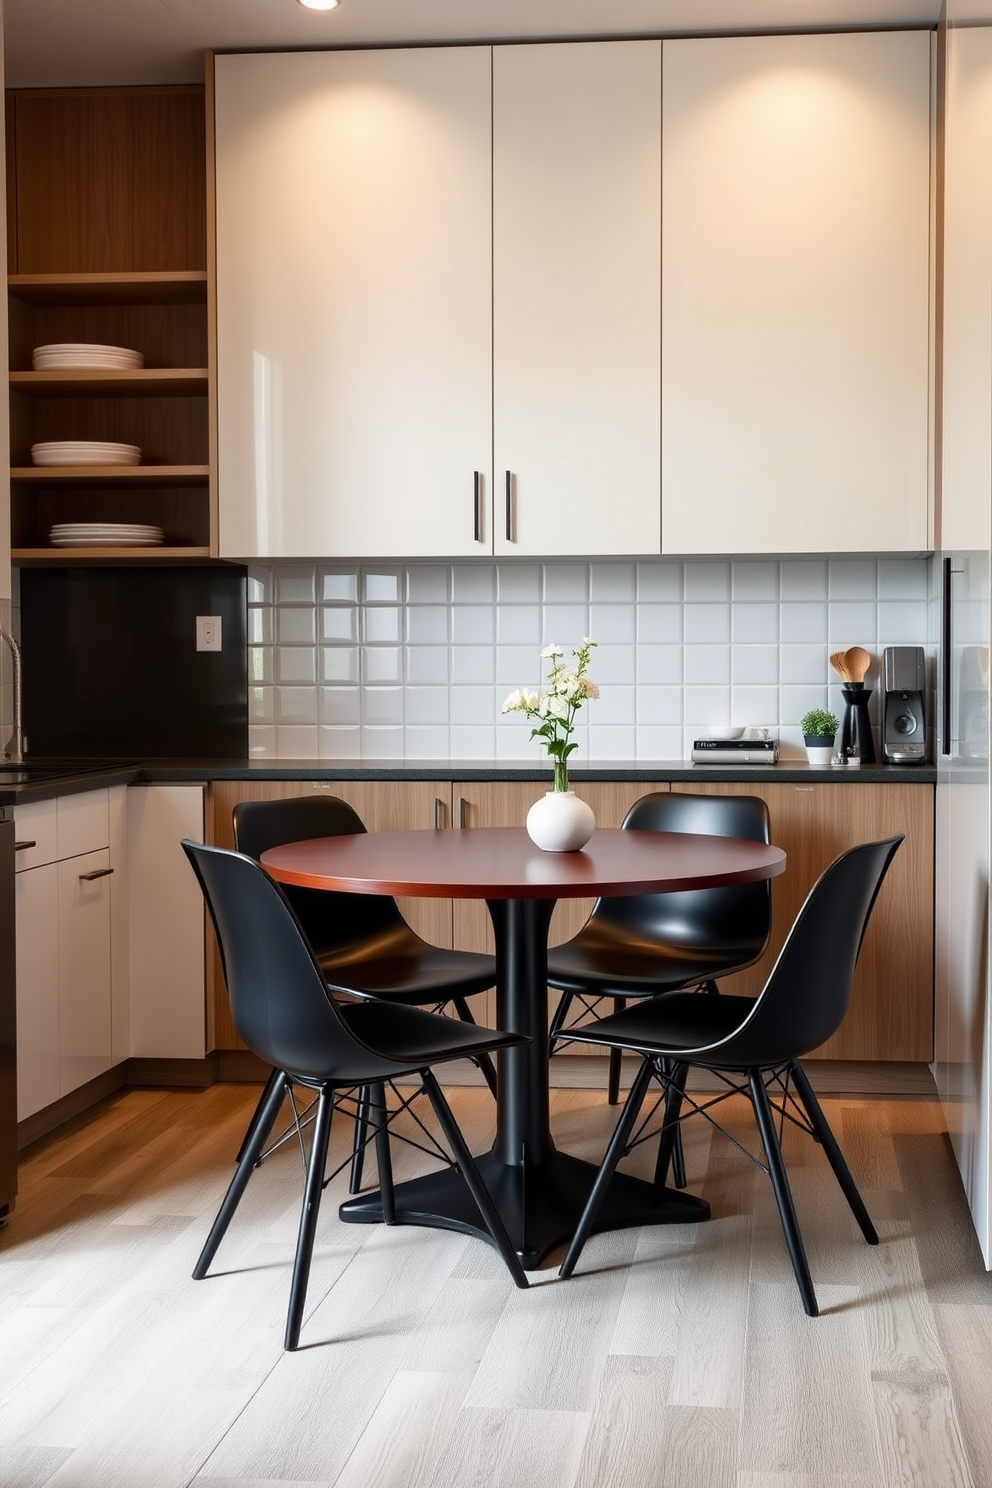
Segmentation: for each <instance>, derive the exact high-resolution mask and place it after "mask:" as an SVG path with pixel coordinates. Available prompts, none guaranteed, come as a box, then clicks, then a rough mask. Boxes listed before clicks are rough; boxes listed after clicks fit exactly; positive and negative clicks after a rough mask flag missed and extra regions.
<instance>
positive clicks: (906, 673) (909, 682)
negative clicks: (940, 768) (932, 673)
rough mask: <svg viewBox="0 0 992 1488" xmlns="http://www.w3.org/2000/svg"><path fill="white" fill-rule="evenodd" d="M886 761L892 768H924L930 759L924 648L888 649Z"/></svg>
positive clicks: (885, 658)
mask: <svg viewBox="0 0 992 1488" xmlns="http://www.w3.org/2000/svg"><path fill="white" fill-rule="evenodd" d="M882 678H883V683H884V686H885V703H884V707H883V710H882V757H883V758H884V760H885V761H886V763H887V764H890V765H922V764H923V763H924V762H925V761H926V757H927V734H926V719H925V716H924V709H923V696H924V687H925V685H926V684H925V678H924V657H923V647H922V646H886V648H885V651H884V654H883V662H882Z"/></svg>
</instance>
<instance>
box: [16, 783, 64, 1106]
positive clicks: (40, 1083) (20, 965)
mask: <svg viewBox="0 0 992 1488" xmlns="http://www.w3.org/2000/svg"><path fill="white" fill-rule="evenodd" d="M43 804H44V805H52V806H54V803H51V802H44V803H43ZM20 816H21V812H20V811H19V812H18V835H20V833H21V830H22V828H21V824H20ZM54 820H55V812H54V809H53V810H52V821H53V823H54ZM58 879H59V875H58V866H57V865H56V864H55V863H49V864H47V865H46V866H44V867H41V868H30V869H27V870H25V871H24V872H20V873H18V874H17V876H16V879H15V883H14V893H15V904H16V916H15V925H16V931H15V933H16V936H17V1119H18V1121H23V1120H24V1119H25V1117H27V1116H33V1115H34V1113H35V1111H40V1110H41V1108H42V1106H48V1105H51V1103H52V1101H56V1100H58V1098H59V1095H60V1094H61V1087H60V1080H59V938H58V918H59V882H58Z"/></svg>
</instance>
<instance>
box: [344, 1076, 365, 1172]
mask: <svg viewBox="0 0 992 1488" xmlns="http://www.w3.org/2000/svg"><path fill="white" fill-rule="evenodd" d="M369 1101H370V1095H369V1087H368V1086H367V1085H363V1086H362V1088H361V1090H359V1092H358V1103H357V1105H356V1107H355V1135H354V1138H353V1142H352V1148H351V1178H350V1180H349V1183H348V1192H349V1193H353V1194H357V1193H359V1192H360V1190H361V1187H362V1175H363V1173H364V1172H365V1145H366V1143H367V1142H368V1139H369Z"/></svg>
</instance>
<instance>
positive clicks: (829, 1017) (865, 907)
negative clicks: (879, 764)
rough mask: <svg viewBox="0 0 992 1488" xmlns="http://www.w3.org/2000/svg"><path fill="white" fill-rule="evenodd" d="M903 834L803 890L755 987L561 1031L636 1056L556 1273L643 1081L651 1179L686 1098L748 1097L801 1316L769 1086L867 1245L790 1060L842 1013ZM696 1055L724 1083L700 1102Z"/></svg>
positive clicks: (860, 1213)
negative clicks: (649, 1116)
mask: <svg viewBox="0 0 992 1488" xmlns="http://www.w3.org/2000/svg"><path fill="white" fill-rule="evenodd" d="M902 840H903V838H902V835H898V836H895V837H889V838H886V839H885V840H883V841H881V842H869V843H864V844H863V845H862V846H860V847H855V848H851V849H850V850H849V851H848V852H846V853H842V854H841V856H840V857H839V858H837V859H836V860H835V861H834V862H833V863H832V864H831V866H830V867H829V868H828V869H827V870H826V872H825V873H823V874H822V875H821V877H820V879H819V880H818V881H817V883H816V884H815V885H814V886H813V888H812V889H811V890H810V892H809V894H808V896H807V898H806V902H805V903H804V905H803V907H802V909H801V910H800V911H799V914H798V916H797V918H796V920H795V923H794V924H793V926H792V929H791V930H790V932H789V935H788V937H787V939H786V942H785V944H784V945H783V947H782V949H781V951H780V952H779V955H778V958H777V960H776V962H775V965H774V966H773V968H772V971H771V974H770V975H769V977H768V980H767V982H766V983H765V986H764V989H763V990H762V992H761V994H760V995H759V996H758V997H754V998H752V997H736V996H727V995H723V996H720V997H699V996H696V995H693V994H692V993H685V992H676V993H670V994H668V995H667V996H665V997H658V998H653V999H650V1000H645V1001H641V1002H638V1003H636V1004H632V1005H631V1006H629V1007H626V1008H623V1009H622V1010H620V1011H618V1012H615V1013H612V1014H611V1015H610V1016H609V1017H606V1018H600V1019H598V1020H597V1021H596V1022H595V1023H592V1024H588V1025H585V1026H583V1027H581V1028H576V1029H574V1030H572V1032H571V1037H572V1038H574V1039H575V1040H577V1041H578V1042H581V1043H588V1044H596V1045H601V1046H603V1047H605V1048H608V1049H611V1050H622V1049H628V1050H630V1051H632V1052H634V1053H639V1054H641V1055H642V1056H643V1057H642V1063H641V1067H640V1069H639V1071H638V1073H637V1075H636V1076H635V1079H634V1082H633V1084H632V1086H631V1090H630V1094H629V1096H628V1097H627V1101H626V1103H625V1105H624V1107H623V1111H622V1113H621V1116H620V1120H619V1121H618V1123H617V1127H616V1130H615V1131H614V1133H613V1137H612V1138H611V1141H610V1145H609V1148H608V1149H607V1153H606V1156H605V1157H604V1159H603V1163H602V1166H601V1168H600V1170H599V1173H598V1175H597V1177H596V1182H595V1184H594V1185H593V1190H592V1193H591V1195H590V1198H589V1201H588V1203H587V1205H586V1208H585V1210H584V1212H583V1214H582V1218H581V1219H580V1221H579V1225H578V1228H577V1230H576V1232H575V1235H574V1237H573V1239H572V1242H571V1245H570V1246H569V1249H568V1253H567V1255H566V1257H565V1260H564V1262H563V1264H562V1267H561V1275H562V1276H570V1275H571V1273H572V1271H573V1270H574V1268H575V1264H576V1261H577V1260H578V1257H579V1254H580V1252H581V1250H582V1246H583V1245H584V1243H585V1240H586V1237H587V1236H588V1235H589V1234H590V1233H591V1231H592V1229H593V1227H594V1225H595V1219H596V1215H597V1213H598V1210H599V1206H600V1204H601V1202H602V1199H603V1196H604V1194H605V1192H606V1190H607V1188H608V1186H609V1182H610V1179H611V1178H612V1176H613V1173H614V1171H615V1169H616V1166H617V1164H618V1162H619V1161H620V1158H621V1157H622V1156H623V1155H624V1152H625V1151H627V1150H628V1146H627V1144H628V1141H629V1140H630V1138H631V1133H632V1132H633V1131H634V1128H635V1123H636V1122H637V1118H638V1116H639V1114H640V1111H641V1107H642V1105H643V1103H644V1099H645V1097H646V1095H647V1091H648V1086H649V1085H650V1083H651V1081H652V1080H654V1081H657V1083H658V1084H659V1085H660V1086H661V1089H662V1091H663V1093H664V1120H663V1124H662V1128H661V1136H660V1141H659V1150H658V1162H657V1167H656V1182H658V1183H663V1182H664V1181H665V1178H666V1176H667V1173H668V1168H669V1165H670V1163H671V1160H672V1156H673V1153H674V1150H675V1144H676V1139H677V1135H678V1132H679V1122H680V1121H681V1120H682V1119H685V1118H683V1117H682V1115H681V1111H682V1106H683V1103H684V1102H688V1104H689V1105H690V1107H691V1108H692V1110H691V1111H690V1114H692V1113H693V1112H694V1111H696V1110H699V1111H705V1114H706V1115H707V1117H708V1118H709V1119H710V1120H713V1116H712V1111H713V1108H714V1106H716V1105H718V1104H719V1102H720V1101H721V1100H725V1099H727V1098H728V1096H730V1095H732V1094H735V1093H742V1094H745V1095H748V1096H749V1097H750V1100H751V1103H752V1105H753V1107H754V1113H755V1118H756V1120H757V1124H758V1129H759V1132H760V1135H761V1142H762V1146H763V1148H764V1153H765V1159H766V1162H767V1167H766V1171H767V1172H768V1174H769V1177H770V1178H771V1181H772V1186H773V1188H774V1191H775V1198H776V1202H777V1204H778V1209H779V1216H780V1218H781V1221H782V1229H783V1232H784V1234H785V1239H786V1244H787V1247H788V1250H789V1255H790V1258H791V1260H792V1266H793V1270H794V1272H795V1275H796V1280H797V1282H798V1284H799V1290H800V1294H801V1296H802V1299H803V1307H804V1308H805V1310H806V1312H807V1313H808V1314H809V1315H810V1316H815V1315H816V1313H817V1310H818V1308H817V1302H816V1294H815V1292H814V1290H813V1282H812V1278H811V1277H810V1272H809V1264H808V1262H807V1259H806V1252H805V1248H804V1246H803V1241H802V1235H801V1233H800V1230H799V1222H798V1219H797V1217H796V1212H795V1206H794V1204H793V1200H792V1194H791V1191H790V1188H789V1181H788V1177H787V1175H786V1171H785V1165H784V1162H783V1160H782V1152H781V1147H780V1141H779V1137H778V1134H777V1133H776V1130H775V1119H774V1114H773V1101H772V1099H771V1098H770V1096H769V1090H773V1091H774V1090H776V1089H777V1090H778V1091H780V1092H781V1100H780V1102H779V1104H778V1105H777V1107H775V1108H774V1109H777V1110H778V1112H779V1113H780V1115H781V1116H782V1118H783V1119H785V1118H786V1117H788V1118H789V1119H790V1120H793V1121H795V1120H796V1119H797V1114H798V1117H799V1121H798V1124H799V1125H801V1126H803V1127H804V1128H805V1129H806V1130H807V1131H808V1132H810V1133H811V1134H812V1135H813V1136H814V1137H815V1138H816V1139H817V1141H818V1142H819V1143H820V1144H821V1145H822V1147H823V1150H824V1152H825V1153H826V1156H827V1159H828V1161H829V1162H830V1165H831V1167H832V1169H833V1171H834V1175H835V1177H836V1178H837V1181H838V1183H839V1184H840V1187H841V1189H842V1191H843V1193H844V1195H845V1197H846V1199H847V1201H848V1204H849V1205H850V1208H851V1211H852V1213H853V1214H854V1216H855V1218H856V1220H857V1222H858V1224H859V1226H860V1228H861V1232H862V1234H863V1235H864V1237H865V1239H866V1240H867V1241H868V1242H869V1244H876V1243H877V1241H878V1235H877V1234H876V1232H875V1228H874V1226H873V1225H872V1222H871V1219H870V1217H869V1215H868V1212H867V1210H866V1209H865V1206H864V1203H863V1202H862V1200H861V1196H860V1194H859V1193H858V1190H857V1187H856V1185H855V1183H854V1179H853V1178H852V1177H851V1174H850V1172H849V1170H848V1167H847V1164H846V1163H845V1161H844V1158H843V1155H842V1154H841V1151H840V1148H839V1147H838V1145H837V1142H836V1140H835V1138H834V1136H833V1133H832V1132H831V1130H830V1127H829V1125H828V1124H827V1120H826V1118H825V1116H824V1115H823V1112H822V1110H821V1109H820V1105H819V1102H818V1101H817V1099H816V1096H815V1095H814V1093H813V1090H812V1088H811V1087H810V1084H809V1080H808V1079H807V1077H806V1074H805V1072H804V1070H803V1068H802V1066H801V1065H800V1063H799V1060H800V1058H801V1057H802V1056H803V1055H805V1054H808V1053H810V1052H811V1051H812V1050H813V1049H816V1048H818V1047H819V1046H820V1045H821V1044H823V1043H825V1042H826V1040H827V1039H828V1038H830V1037H831V1036H832V1035H833V1034H834V1033H835V1032H836V1030H837V1029H838V1028H839V1027H840V1024H841V1022H842V1021H843V1018H844V1015H845V1013H846V1012H847V1009H848V1005H849V1003H850V998H851V989H852V985H853V981H854V971H855V966H856V964H857V959H858V955H859V953H860V950H861V944H862V941H863V939H864V933H865V929H866V927H867V924H868V918H869V916H870V914H871V911H872V908H873V906H874V904H875V900H876V898H877V896H878V891H879V888H880V887H881V884H882V880H883V878H884V877H885V874H886V873H887V871H888V868H889V865H890V863H891V862H892V859H893V857H894V855H895V853H896V850H897V848H898V847H899V844H900V843H901V842H902ZM694 1065H696V1066H701V1067H702V1068H704V1069H710V1070H714V1071H716V1072H717V1073H718V1075H720V1076H721V1077H723V1078H724V1080H725V1082H726V1084H725V1089H724V1091H723V1093H718V1094H717V1095H716V1096H712V1095H711V1094H710V1093H709V1092H707V1094H706V1096H705V1099H704V1101H703V1102H702V1103H700V1104H699V1105H698V1106H697V1105H696V1103H695V1101H694V1100H693V1099H692V1097H690V1096H687V1095H686V1080H687V1075H688V1071H689V1069H690V1068H691V1067H692V1066H694ZM793 1091H794V1092H795V1094H793V1093H792V1092H793ZM797 1097H798V1099H797ZM714 1124H715V1123H714ZM637 1140H643V1138H638V1139H637ZM755 1160H756V1159H755ZM759 1165H760V1166H764V1164H759Z"/></svg>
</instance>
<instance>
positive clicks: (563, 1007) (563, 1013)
mask: <svg viewBox="0 0 992 1488" xmlns="http://www.w3.org/2000/svg"><path fill="white" fill-rule="evenodd" d="M573 996H574V994H573V993H571V992H562V993H561V995H560V996H559V998H558V1006H557V1007H556V1008H555V1011H554V1015H553V1017H552V1019H551V1026H550V1027H549V1029H548V1056H549V1057H550V1056H551V1055H552V1054H554V1052H555V1044H556V1043H557V1042H558V1035H559V1034H560V1033H561V1030H562V1027H563V1025H564V1022H565V1019H566V1018H567V1017H568V1013H569V1009H570V1008H571V1006H572V1001H573Z"/></svg>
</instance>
